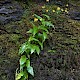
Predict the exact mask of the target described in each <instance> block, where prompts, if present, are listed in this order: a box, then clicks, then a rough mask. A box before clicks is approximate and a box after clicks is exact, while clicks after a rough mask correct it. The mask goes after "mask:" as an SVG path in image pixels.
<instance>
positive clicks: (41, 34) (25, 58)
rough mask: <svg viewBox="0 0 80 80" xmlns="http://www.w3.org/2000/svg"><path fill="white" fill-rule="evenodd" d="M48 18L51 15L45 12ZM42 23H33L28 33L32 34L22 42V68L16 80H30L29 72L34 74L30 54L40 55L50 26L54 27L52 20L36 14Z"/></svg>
mask: <svg viewBox="0 0 80 80" xmlns="http://www.w3.org/2000/svg"><path fill="white" fill-rule="evenodd" d="M43 16H44V17H46V18H47V19H48V20H50V17H49V16H47V15H45V14H43ZM34 17H36V18H37V19H38V20H39V21H40V23H41V24H39V25H38V26H36V25H35V24H33V23H32V25H33V28H31V29H30V30H29V31H28V32H27V33H28V34H30V37H29V38H28V40H27V41H26V42H25V43H23V44H22V46H21V47H20V49H19V55H20V56H21V58H20V60H19V62H20V70H19V73H17V76H16V80H28V74H30V75H32V76H34V71H33V67H32V66H31V64H30V56H31V55H32V54H33V53H37V55H39V53H40V50H43V43H44V42H45V40H46V39H47V38H48V33H49V30H48V29H49V27H54V25H53V24H52V23H51V22H50V21H46V20H45V19H44V18H42V17H40V16H38V15H36V14H34Z"/></svg>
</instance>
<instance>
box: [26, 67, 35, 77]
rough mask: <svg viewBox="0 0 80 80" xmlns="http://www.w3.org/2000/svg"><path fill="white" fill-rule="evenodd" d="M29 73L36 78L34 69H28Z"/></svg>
mask: <svg viewBox="0 0 80 80" xmlns="http://www.w3.org/2000/svg"><path fill="white" fill-rule="evenodd" d="M27 71H28V73H30V74H31V75H32V76H34V72H33V67H31V66H30V67H28V68H27Z"/></svg>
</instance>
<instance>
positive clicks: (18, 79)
mask: <svg viewBox="0 0 80 80" xmlns="http://www.w3.org/2000/svg"><path fill="white" fill-rule="evenodd" d="M23 75H24V73H23V72H20V73H19V74H18V75H17V78H16V80H20V79H21V77H22V76H23Z"/></svg>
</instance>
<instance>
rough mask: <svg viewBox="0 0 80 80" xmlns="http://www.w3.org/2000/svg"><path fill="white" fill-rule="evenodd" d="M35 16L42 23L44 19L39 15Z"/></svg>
mask: <svg viewBox="0 0 80 80" xmlns="http://www.w3.org/2000/svg"><path fill="white" fill-rule="evenodd" d="M34 16H35V17H36V18H38V19H39V20H40V21H42V17H40V16H38V15H37V14H34Z"/></svg>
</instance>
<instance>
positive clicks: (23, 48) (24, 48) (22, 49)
mask: <svg viewBox="0 0 80 80" xmlns="http://www.w3.org/2000/svg"><path fill="white" fill-rule="evenodd" d="M26 47H27V45H26V43H24V44H22V46H21V47H20V49H19V54H23V53H24V51H25V50H26Z"/></svg>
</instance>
